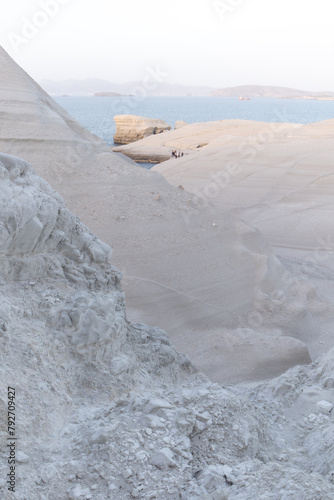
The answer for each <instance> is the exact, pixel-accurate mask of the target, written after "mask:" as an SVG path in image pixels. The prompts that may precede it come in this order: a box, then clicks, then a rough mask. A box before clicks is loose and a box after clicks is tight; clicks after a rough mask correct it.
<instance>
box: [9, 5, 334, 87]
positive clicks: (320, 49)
mask: <svg viewBox="0 0 334 500" xmlns="http://www.w3.org/2000/svg"><path fill="white" fill-rule="evenodd" d="M0 5H1V7H2V9H1V12H2V15H1V19H0V33H1V45H2V46H3V47H4V49H5V50H7V52H8V53H9V54H10V55H11V56H12V57H13V58H14V59H15V61H16V62H17V63H18V64H20V66H22V67H23V68H24V69H25V70H26V71H27V72H28V73H29V74H30V75H31V76H32V77H33V78H34V79H35V80H37V81H41V80H43V79H51V80H62V79H69V78H75V79H84V78H102V79H107V80H109V81H111V82H115V83H122V82H127V81H136V80H137V81H138V80H139V81H140V80H142V78H143V77H144V76H145V74H146V73H147V67H151V68H156V67H159V68H160V71H161V72H162V73H164V76H163V79H164V80H165V81H169V82H175V83H182V84H187V85H208V86H211V87H215V88H222V87H229V86H235V85H247V84H258V85H280V86H285V87H293V88H299V89H303V90H315V91H321V90H330V91H334V64H333V61H334V57H333V56H334V0H165V1H162V0H117V1H115V0H109V1H108V0H15V1H12V2H9V1H8V0H6V1H5V0H0ZM0 70H1V68H0ZM167 74H168V76H166V75H167Z"/></svg>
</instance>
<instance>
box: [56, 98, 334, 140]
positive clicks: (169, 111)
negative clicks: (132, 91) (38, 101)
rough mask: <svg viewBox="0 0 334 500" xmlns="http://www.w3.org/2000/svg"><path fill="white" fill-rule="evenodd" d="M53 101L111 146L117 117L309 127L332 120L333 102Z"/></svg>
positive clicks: (223, 100) (279, 100) (170, 122)
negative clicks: (121, 115) (240, 120)
mask: <svg viewBox="0 0 334 500" xmlns="http://www.w3.org/2000/svg"><path fill="white" fill-rule="evenodd" d="M55 100H56V101H57V102H58V103H59V104H60V105H61V106H62V107H63V108H65V109H66V111H68V112H69V113H70V114H71V115H72V116H73V117H74V118H75V119H76V120H77V121H78V122H79V123H81V124H82V125H83V126H84V127H86V128H87V129H88V130H89V131H90V132H92V133H93V134H95V135H97V136H99V137H101V138H102V139H103V140H104V141H105V142H106V143H107V144H108V145H109V146H112V145H113V144H114V142H113V135H114V133H115V130H116V129H115V122H114V119H113V117H114V116H115V115H117V114H131V115H140V116H147V117H149V118H160V119H162V120H165V121H166V122H167V123H168V124H169V125H171V126H172V127H174V123H175V121H176V120H185V121H186V122H188V123H196V122H206V121H216V120H224V119H242V120H255V121H264V122H279V123H282V122H285V123H311V122H318V121H322V120H327V119H330V118H334V101H317V100H298V99H269V98H256V99H255V98H254V99H252V100H250V101H239V100H238V99H235V98H229V97H146V98H142V99H141V100H140V101H139V100H138V99H137V98H135V97H121V98H119V97H56V98H55Z"/></svg>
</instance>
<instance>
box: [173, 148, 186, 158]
mask: <svg viewBox="0 0 334 500" xmlns="http://www.w3.org/2000/svg"><path fill="white" fill-rule="evenodd" d="M172 156H173V157H174V158H181V157H182V156H184V155H183V151H182V153H180V151H176V149H175V150H173V151H172Z"/></svg>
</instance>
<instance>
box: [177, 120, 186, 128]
mask: <svg viewBox="0 0 334 500" xmlns="http://www.w3.org/2000/svg"><path fill="white" fill-rule="evenodd" d="M186 125H188V123H187V122H185V121H184V120H177V121H176V122H175V125H174V130H177V129H179V128H182V127H185V126H186Z"/></svg>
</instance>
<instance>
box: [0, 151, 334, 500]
mask: <svg viewBox="0 0 334 500" xmlns="http://www.w3.org/2000/svg"><path fill="white" fill-rule="evenodd" d="M0 187H1V189H0V204H1V210H0V225H1V231H0V258H1V266H0V269H1V273H0V295H1V305H0V318H1V321H0V344H1V349H0V352H1V365H0V377H1V380H2V381H3V383H2V386H1V391H0V409H1V411H0V426H1V427H0V428H1V432H0V442H1V446H0V455H1V460H0V494H1V498H3V499H4V500H11V499H12V498H16V499H17V500H25V499H28V498H29V499H40V500H55V499H59V500H60V499H61V500H73V499H79V500H88V499H93V498H94V500H106V499H113V500H128V499H129V500H130V499H132V498H142V499H149V498H150V499H152V500H153V499H155V498H156V499H159V500H171V499H175V498H180V499H181V500H195V499H199V500H200V499H201V500H203V499H207V500H217V499H221V500H224V499H225V500H249V499H254V500H255V499H263V500H264V499H267V498H271V497H273V495H275V496H276V497H277V498H278V497H281V498H285V499H288V500H297V499H300V500H314V499H318V498H319V499H320V498H321V499H322V500H331V499H332V498H333V496H334V485H333V467H334V449H333V439H332V434H333V415H332V412H331V411H330V408H331V405H333V404H334V398H333V387H334V379H333V363H334V352H333V351H330V352H329V353H328V354H327V355H326V356H325V357H324V358H322V359H320V360H319V361H317V362H315V363H313V364H312V365H310V366H308V367H304V368H302V367H295V368H293V369H291V370H290V371H289V372H287V373H285V374H284V375H282V376H281V377H280V378H278V379H276V380H273V381H271V382H269V383H266V384H262V385H261V386H259V387H256V386H254V387H253V388H252V389H247V388H246V387H242V386H241V387H231V388H222V387H219V386H218V385H217V384H213V383H212V382H210V381H209V380H208V379H207V378H206V377H204V376H202V375H200V374H196V373H195V371H194V369H193V367H192V365H191V364H190V362H189V360H188V359H187V358H186V357H185V356H183V355H180V354H179V353H178V352H177V351H176V350H175V349H174V348H173V347H172V346H171V345H170V343H169V340H168V336H167V334H166V333H165V332H163V331H162V330H160V329H157V328H151V327H148V326H145V325H143V324H136V325H132V324H131V323H129V322H128V321H127V319H126V311H125V306H124V297H123V293H122V289H121V286H120V273H119V272H118V271H117V269H115V268H114V267H112V266H111V265H110V263H109V259H110V255H111V250H110V248H109V247H108V246H107V245H106V244H104V243H102V242H101V241H100V240H98V239H97V238H96V237H95V236H94V235H93V234H92V233H91V232H90V231H89V230H88V229H87V228H86V227H85V226H84V225H82V224H81V223H80V221H79V220H78V218H77V217H75V216H74V215H72V214H71V213H70V212H69V211H68V210H67V208H66V207H65V205H64V203H63V201H62V198H61V197H60V196H59V195H57V194H56V193H55V192H54V191H53V189H52V188H51V187H50V186H49V185H48V184H47V183H46V182H45V181H44V180H42V179H41V178H39V177H37V176H36V175H35V174H34V172H33V170H32V168H31V167H30V165H29V164H27V163H26V162H25V161H23V160H21V159H18V158H14V157H10V156H8V155H0ZM7 386H10V387H12V388H13V389H14V390H15V403H16V405H15V408H16V410H15V413H16V431H15V432H16V436H17V438H18V441H17V447H15V460H16V462H15V479H16V485H15V493H13V492H11V491H8V486H9V484H8V483H7V482H6V481H7V474H8V472H9V470H8V462H7V461H8V454H9V452H8V451H7V444H8V439H7V438H8V432H7V420H8V412H7V408H8V407H7V402H8V395H7ZM15 446H16V445H15Z"/></svg>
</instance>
